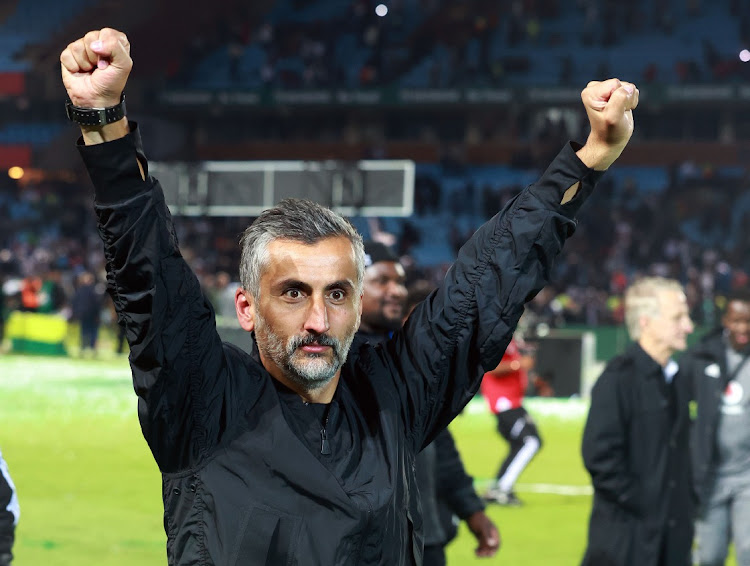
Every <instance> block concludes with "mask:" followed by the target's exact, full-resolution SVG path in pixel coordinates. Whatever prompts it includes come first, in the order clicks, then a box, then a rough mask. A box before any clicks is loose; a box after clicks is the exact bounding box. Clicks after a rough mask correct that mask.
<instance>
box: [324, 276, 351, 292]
mask: <svg viewBox="0 0 750 566" xmlns="http://www.w3.org/2000/svg"><path fill="white" fill-rule="evenodd" d="M332 289H346V290H347V291H353V290H354V284H353V283H352V282H351V281H349V280H348V279H340V280H339V281H334V282H333V283H330V284H328V285H326V291H331V290H332Z"/></svg>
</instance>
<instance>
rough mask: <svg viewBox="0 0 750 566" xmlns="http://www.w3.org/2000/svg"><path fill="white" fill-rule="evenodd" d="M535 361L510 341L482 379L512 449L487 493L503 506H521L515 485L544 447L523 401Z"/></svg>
mask: <svg viewBox="0 0 750 566" xmlns="http://www.w3.org/2000/svg"><path fill="white" fill-rule="evenodd" d="M533 367H534V359H533V358H532V357H531V356H527V355H524V354H522V353H521V350H520V349H519V344H518V342H517V341H516V339H515V338H513V339H512V340H511V341H510V344H508V348H507V349H506V350H505V354H504V355H503V359H502V360H500V363H499V364H498V365H497V367H496V368H495V369H493V370H492V371H488V372H487V373H485V374H484V377H483V378H482V385H481V389H480V391H481V393H482V395H483V396H484V398H485V399H486V400H487V403H488V404H489V407H490V411H492V412H493V413H494V414H495V415H496V416H497V430H498V432H499V433H500V434H501V435H502V437H503V438H504V439H505V440H507V441H508V444H509V450H508V455H507V456H506V457H505V460H504V461H503V463H502V465H501V466H500V470H499V471H498V473H497V479H496V480H495V481H494V482H493V484H492V485H491V486H490V488H489V489H488V490H487V494H486V495H485V499H486V500H487V501H491V502H494V503H499V504H501V505H514V506H519V505H521V504H522V502H521V500H520V499H519V498H518V496H516V494H515V492H514V491H513V486H514V485H515V483H516V480H517V479H518V476H520V475H521V472H523V470H524V469H525V468H526V466H528V464H529V462H531V460H532V458H533V457H534V456H535V455H536V453H537V452H539V449H540V448H541V447H542V440H541V438H540V437H539V432H538V431H537V428H536V424H534V421H533V420H532V418H531V416H530V415H529V413H527V412H526V409H524V408H523V398H524V395H525V394H526V388H527V386H528V383H529V375H528V372H529V370H531V369H532V368H533Z"/></svg>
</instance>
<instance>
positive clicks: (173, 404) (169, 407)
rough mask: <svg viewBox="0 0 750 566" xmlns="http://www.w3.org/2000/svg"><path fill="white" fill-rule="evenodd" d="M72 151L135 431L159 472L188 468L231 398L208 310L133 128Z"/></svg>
mask: <svg viewBox="0 0 750 566" xmlns="http://www.w3.org/2000/svg"><path fill="white" fill-rule="evenodd" d="M131 126H132V124H131ZM79 150H80V153H81V155H82V157H83V160H84V162H85V164H86V166H87V168H88V171H89V174H90V176H91V179H92V181H93V183H94V187H95V192H96V205H95V209H96V214H97V216H98V220H99V233H100V235H101V238H102V240H103V242H104V255H105V258H106V263H107V284H108V291H109V293H110V295H111V296H112V299H113V301H114V304H115V308H116V310H117V315H118V321H119V322H120V323H121V324H124V326H125V329H126V338H127V340H128V344H129V345H130V365H131V369H132V373H133V385H134V387H135V392H136V394H137V395H138V397H139V417H140V420H141V427H142V429H143V434H144V436H145V438H146V440H147V441H148V443H149V446H150V448H151V451H152V452H153V454H154V457H155V459H156V461H157V463H158V464H159V467H160V468H161V469H162V471H175V470H179V469H184V468H187V467H191V466H193V465H195V464H196V463H197V462H198V461H199V460H200V459H201V458H204V457H205V456H206V455H207V454H208V453H209V451H210V450H211V449H212V447H214V446H215V445H216V444H217V443H218V441H219V438H220V435H221V433H222V432H223V431H224V430H225V429H226V426H227V424H226V423H227V421H228V420H229V419H231V418H232V415H233V413H234V411H235V410H236V408H235V406H234V403H236V400H235V399H236V398H237V397H238V396H237V395H230V388H229V384H230V378H231V375H230V372H229V370H228V367H227V363H226V358H225V355H224V350H223V347H222V343H221V340H220V338H219V335H218V333H217V331H216V325H215V319H214V311H213V308H212V307H211V304H210V302H209V301H208V300H207V299H206V298H205V297H204V296H203V293H202V292H201V288H200V285H199V283H198V280H197V278H196V276H195V274H194V273H193V272H192V271H191V270H190V268H189V267H188V265H187V263H186V262H185V260H184V259H183V258H182V255H181V254H180V250H179V248H178V243H177V237H176V235H175V231H174V227H173V225H172V218H171V215H170V213H169V210H168V209H167V206H166V204H165V202H164V194H163V192H162V190H161V187H160V185H159V183H158V181H157V180H156V179H154V178H152V177H150V176H148V169H147V162H146V158H145V156H144V154H143V150H142V148H141V143H140V136H139V135H138V131H137V129H136V128H133V131H132V132H131V133H130V134H129V135H128V136H126V137H124V138H122V139H118V140H115V141H111V142H107V143H102V144H98V145H93V146H80V147H79ZM139 162H140V163H141V165H142V166H143V167H144V169H145V170H146V179H145V180H144V179H143V178H142V176H141V172H140V170H139V168H138V164H139ZM242 381H245V382H247V383H246V384H245V386H246V387H247V386H249V384H250V381H251V380H249V379H245V380H242Z"/></svg>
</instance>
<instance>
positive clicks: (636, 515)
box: [583, 277, 693, 566]
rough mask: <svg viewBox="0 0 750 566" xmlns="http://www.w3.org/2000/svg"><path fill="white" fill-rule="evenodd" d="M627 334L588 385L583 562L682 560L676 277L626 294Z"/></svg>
mask: <svg viewBox="0 0 750 566" xmlns="http://www.w3.org/2000/svg"><path fill="white" fill-rule="evenodd" d="M625 321H626V324H627V327H628V333H629V335H630V338H631V339H632V340H634V342H633V343H632V344H631V345H630V346H629V347H628V349H627V350H626V351H625V353H624V354H622V355H620V356H617V357H616V358H614V359H612V360H610V362H609V363H608V364H607V367H606V368H605V369H604V372H603V373H602V375H601V376H600V377H599V379H598V380H597V381H596V384H595V385H594V388H593V390H592V392H591V407H590V409H589V414H588V419H587V421H586V426H585V429H584V432H583V461H584V464H585V465H586V469H587V470H588V472H589V474H590V475H591V481H592V483H593V485H594V502H593V508H592V510H591V519H590V522H589V539H588V548H587V550H586V554H585V556H584V559H583V564H584V566H617V565H621V566H634V565H636V564H637V565H638V566H689V565H690V564H691V546H692V542H693V493H692V485H691V477H690V449H689V430H690V411H689V402H688V401H689V394H690V391H689V387H688V382H687V380H686V379H685V376H683V375H681V374H679V373H678V366H677V363H676V362H675V361H674V360H673V359H672V355H673V354H674V353H675V352H678V351H680V350H684V349H685V348H686V346H687V337H688V335H689V334H690V333H691V332H692V331H693V322H692V321H691V320H690V314H689V311H688V305H687V299H686V297H685V293H684V291H683V289H682V286H681V285H680V284H679V283H678V282H677V281H674V280H671V279H664V278H661V277H646V278H643V279H641V280H639V281H636V282H635V283H633V284H632V285H631V286H630V287H629V288H628V289H627V290H626V292H625Z"/></svg>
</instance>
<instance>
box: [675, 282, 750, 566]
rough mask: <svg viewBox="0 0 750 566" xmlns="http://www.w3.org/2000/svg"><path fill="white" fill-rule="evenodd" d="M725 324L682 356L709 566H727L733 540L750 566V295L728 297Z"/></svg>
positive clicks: (700, 533)
mask: <svg viewBox="0 0 750 566" xmlns="http://www.w3.org/2000/svg"><path fill="white" fill-rule="evenodd" d="M721 323H722V324H721V327H720V328H718V329H716V330H715V331H713V332H710V333H708V334H707V335H706V336H704V337H703V338H702V339H701V340H700V342H698V343H697V344H695V345H694V346H693V347H691V348H690V349H688V351H687V352H686V353H685V355H684V356H683V357H682V358H681V359H680V375H684V377H685V378H686V379H687V380H688V382H689V383H690V385H692V387H693V399H695V400H696V401H697V414H696V415H695V417H696V418H695V422H694V425H693V435H692V449H693V481H694V484H695V492H696V495H697V497H698V502H699V513H698V521H697V523H696V535H697V537H696V538H697V542H698V552H697V555H698V564H700V565H701V566H721V565H723V564H724V562H725V560H726V558H727V550H728V547H729V542H730V540H733V541H734V549H735V553H736V556H737V564H750V537H748V536H746V535H745V533H746V532H747V531H746V529H747V528H748V525H750V363H748V358H749V357H750V291H748V290H747V289H741V290H737V291H734V292H732V293H731V294H730V295H729V297H727V305H726V310H725V311H724V315H723V317H722V319H721Z"/></svg>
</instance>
